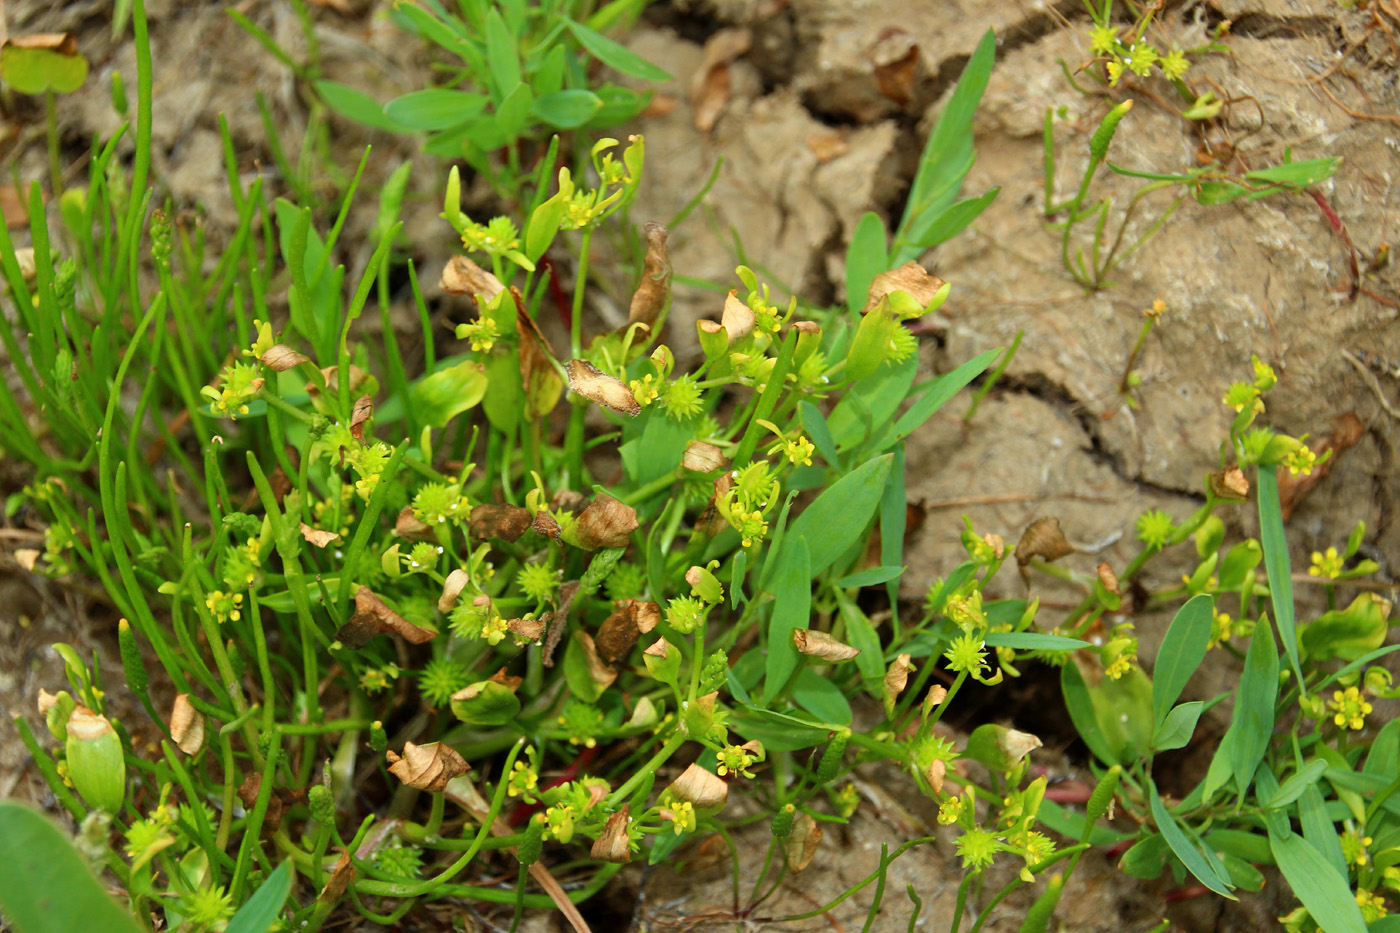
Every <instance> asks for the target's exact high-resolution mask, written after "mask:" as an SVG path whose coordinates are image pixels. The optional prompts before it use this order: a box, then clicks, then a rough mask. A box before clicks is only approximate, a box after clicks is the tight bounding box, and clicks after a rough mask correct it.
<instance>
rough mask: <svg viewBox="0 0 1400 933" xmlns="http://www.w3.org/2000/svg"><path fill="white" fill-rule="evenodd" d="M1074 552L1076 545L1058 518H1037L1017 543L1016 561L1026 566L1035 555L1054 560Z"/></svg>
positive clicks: (1027, 527)
mask: <svg viewBox="0 0 1400 933" xmlns="http://www.w3.org/2000/svg"><path fill="white" fill-rule="evenodd" d="M1073 552H1074V547H1073V546H1072V545H1071V544H1070V543H1069V541H1068V540H1066V538H1065V533H1064V532H1063V531H1061V530H1060V520H1059V519H1058V518H1048V517H1047V518H1037V519H1036V520H1035V521H1033V522H1031V523H1030V524H1029V525H1027V526H1026V530H1025V531H1024V532H1023V533H1022V534H1021V540H1020V541H1018V542H1017V543H1016V563H1018V564H1020V565H1021V566H1022V567H1024V566H1026V565H1027V564H1029V563H1030V562H1031V559H1032V558H1034V557H1039V558H1040V559H1042V560H1046V561H1053V560H1059V559H1060V558H1061V557H1064V556H1065V555H1066V554H1072V553H1073Z"/></svg>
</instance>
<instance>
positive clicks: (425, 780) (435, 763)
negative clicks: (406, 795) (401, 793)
mask: <svg viewBox="0 0 1400 933" xmlns="http://www.w3.org/2000/svg"><path fill="white" fill-rule="evenodd" d="M384 757H385V758H386V759H387V760H388V762H389V773H390V774H392V775H393V776H394V777H396V778H398V779H399V780H400V781H403V782H404V783H405V784H407V785H408V786H409V787H416V788H418V789H419V790H426V791H429V792H431V793H437V792H438V791H440V790H442V789H443V788H444V787H446V786H447V782H448V781H450V780H452V779H453V778H455V777H456V776H457V775H459V774H466V773H467V769H468V768H469V767H470V765H468V764H467V762H466V760H465V759H463V758H462V756H461V755H459V754H458V753H457V750H456V749H455V748H453V747H452V746H450V745H447V744H445V743H443V742H431V743H429V744H427V745H414V744H413V743H412V742H405V743H404V747H403V755H402V756H399V755H396V754H394V753H393V751H388V752H385V753H384Z"/></svg>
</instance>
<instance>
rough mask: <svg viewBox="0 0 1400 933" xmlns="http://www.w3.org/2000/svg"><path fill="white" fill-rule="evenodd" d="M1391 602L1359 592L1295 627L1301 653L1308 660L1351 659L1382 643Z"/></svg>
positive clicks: (1388, 625) (1374, 648)
mask: <svg viewBox="0 0 1400 933" xmlns="http://www.w3.org/2000/svg"><path fill="white" fill-rule="evenodd" d="M1389 613H1390V604H1389V603H1387V602H1384V601H1383V600H1377V599H1376V597H1375V595H1374V594H1372V593H1361V594H1360V595H1358V596H1357V597H1356V598H1355V599H1354V600H1352V602H1351V605H1350V606H1347V607H1346V608H1345V609H1333V610H1331V611H1330V612H1324V613H1323V614H1322V615H1320V616H1318V617H1317V618H1316V619H1314V620H1313V621H1312V622H1309V623H1308V624H1306V625H1304V626H1303V627H1302V628H1301V629H1299V631H1298V642H1299V644H1300V645H1301V646H1302V649H1303V656H1304V657H1306V658H1307V659H1308V660H1310V661H1330V660H1332V659H1333V658H1345V659H1346V660H1348V661H1354V660H1356V659H1357V658H1359V657H1361V656H1362V655H1363V654H1366V653H1368V652H1371V651H1374V650H1376V649H1377V648H1379V647H1380V646H1381V645H1382V644H1384V643H1385V633H1386V631H1387V629H1388V628H1389V627H1390V623H1389V621H1388V620H1387V618H1386V617H1387V615H1389Z"/></svg>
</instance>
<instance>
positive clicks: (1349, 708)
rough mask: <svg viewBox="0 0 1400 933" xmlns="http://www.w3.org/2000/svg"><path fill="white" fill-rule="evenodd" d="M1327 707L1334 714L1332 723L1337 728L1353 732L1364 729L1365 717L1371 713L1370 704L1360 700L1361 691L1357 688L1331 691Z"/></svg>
mask: <svg viewBox="0 0 1400 933" xmlns="http://www.w3.org/2000/svg"><path fill="white" fill-rule="evenodd" d="M1327 706H1328V707H1329V708H1330V709H1331V710H1332V712H1333V713H1335V714H1336V715H1334V716H1333V717H1332V721H1333V722H1334V723H1336V724H1337V726H1338V727H1339V728H1345V729H1350V730H1351V731H1353V732H1359V731H1361V730H1362V729H1364V728H1366V716H1367V715H1368V714H1369V713H1370V712H1371V704H1370V703H1367V702H1366V701H1365V700H1364V699H1362V697H1361V691H1360V690H1358V689H1357V688H1355V687H1347V688H1346V690H1336V691H1333V693H1332V699H1330V700H1328V701H1327Z"/></svg>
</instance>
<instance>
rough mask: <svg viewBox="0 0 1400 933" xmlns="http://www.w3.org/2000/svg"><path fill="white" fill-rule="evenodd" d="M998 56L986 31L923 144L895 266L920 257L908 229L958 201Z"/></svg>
mask: <svg viewBox="0 0 1400 933" xmlns="http://www.w3.org/2000/svg"><path fill="white" fill-rule="evenodd" d="M995 58H996V36H994V35H993V34H992V31H991V30H988V31H987V34H986V35H985V36H983V37H982V41H981V42H979V43H978V44H977V49H976V51H974V52H973V53H972V57H971V58H969V59H968V62H967V67H965V68H964V69H963V73H962V75H961V77H959V78H958V84H957V87H955V88H954V89H953V93H952V95H951V96H950V97H949V98H948V105H947V106H946V107H945V108H944V109H943V113H942V114H940V115H939V117H938V122H937V123H936V124H934V127H933V132H932V133H930V134H929V138H928V142H927V143H926V144H925V145H924V151H923V155H922V156H921V157H920V159H919V168H918V171H917V172H915V174H914V182H913V184H912V185H911V187H910V189H909V200H908V206H907V207H906V208H905V212H904V217H903V218H902V219H901V220H900V223H899V230H898V232H897V234H896V236H895V244H896V248H895V250H894V255H893V256H892V257H891V259H890V263H891V265H895V266H899V265H903V264H904V263H906V262H908V261H909V260H910V259H913V258H914V257H915V256H917V255H918V254H919V252H920V248H919V247H918V246H916V245H914V244H913V242H912V240H911V239H910V237H909V232H910V230H912V229H913V228H914V227H915V226H916V225H917V224H919V223H920V221H922V220H923V218H924V217H926V216H928V215H934V216H936V215H938V214H941V213H943V211H944V210H945V209H946V208H947V207H948V206H949V205H950V204H952V203H953V201H954V200H956V198H957V196H958V191H959V189H961V187H962V182H963V178H964V177H965V176H966V175H967V172H968V170H969V169H970V168H971V167H972V161H973V147H972V118H973V115H974V114H975V113H976V112H977V105H978V104H979V103H981V101H982V94H983V92H984V91H986V89H987V79H988V78H989V77H990V76H991V73H992V65H993V63H994V61H995Z"/></svg>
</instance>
